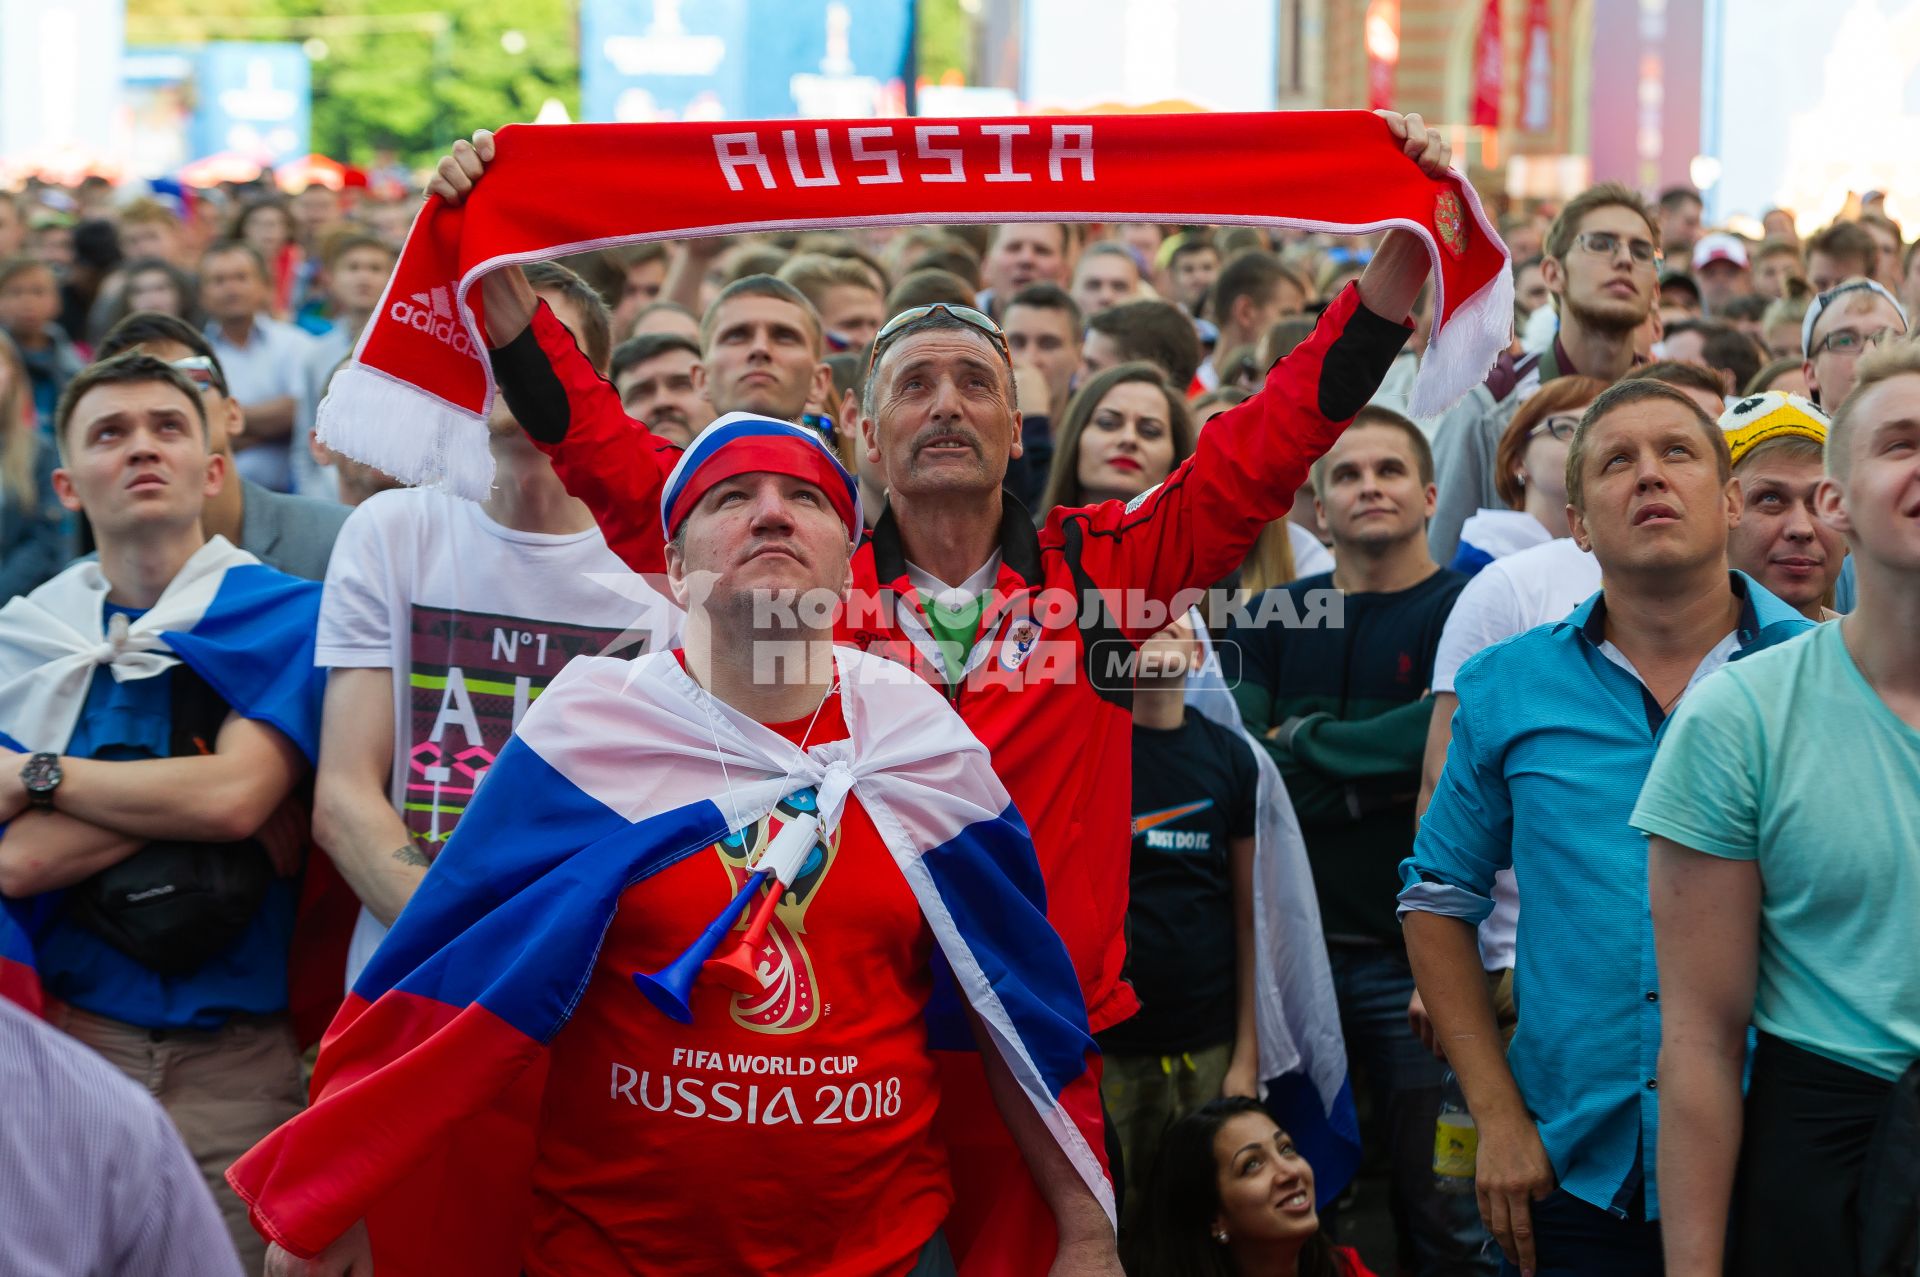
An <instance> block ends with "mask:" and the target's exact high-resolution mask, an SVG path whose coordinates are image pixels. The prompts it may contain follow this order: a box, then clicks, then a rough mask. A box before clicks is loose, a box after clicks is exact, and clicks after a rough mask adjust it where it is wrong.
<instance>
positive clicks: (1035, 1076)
mask: <svg viewBox="0 0 1920 1277" xmlns="http://www.w3.org/2000/svg"><path fill="white" fill-rule="evenodd" d="M834 659H835V663H836V667H837V670H838V675H839V685H840V697H841V712H842V715H843V716H844V718H845V719H846V724H847V733H848V734H847V736H846V738H845V739H843V740H838V741H831V742H828V743H826V744H821V745H813V746H809V747H808V748H807V749H805V750H801V749H799V748H798V747H796V746H795V745H794V744H793V743H792V742H790V741H788V740H787V739H786V738H785V737H783V736H781V735H779V734H778V733H777V732H774V731H772V730H770V729H768V728H767V727H765V726H763V725H762V724H760V723H758V722H755V721H754V720H753V719H751V718H749V717H747V716H746V715H744V714H742V713H740V712H739V711H738V710H736V709H734V708H733V707H732V706H730V705H728V704H726V703H725V702H723V701H721V700H718V699H717V698H715V697H713V696H711V695H709V694H708V693H707V691H706V690H705V689H703V688H702V687H701V686H700V685H699V684H698V683H696V682H694V680H693V679H692V678H691V677H689V676H688V674H687V673H686V671H685V670H684V669H683V668H681V665H680V662H679V661H678V659H677V658H676V657H675V656H674V655H673V654H672V653H671V652H660V653H656V654H653V655H650V656H643V657H640V658H638V659H636V660H634V661H631V662H628V661H622V660H617V659H613V658H609V657H582V658H580V659H577V660H575V661H573V662H572V663H571V664H570V665H568V667H567V668H566V670H565V671H563V672H562V673H561V675H560V676H559V677H558V678H556V679H555V680H554V681H553V682H552V683H551V684H549V685H548V688H547V690H546V692H545V693H544V694H543V695H542V696H541V698H540V701H539V703H538V706H537V709H536V711H535V712H533V713H530V714H529V715H528V716H527V718H526V720H525V721H524V722H523V723H522V725H521V729H520V732H519V734H518V739H519V740H520V742H521V743H522V744H524V745H526V746H527V747H529V748H530V749H532V750H533V751H534V752H535V753H537V754H538V755H540V757H541V758H542V759H543V760H544V761H545V762H546V763H547V765H548V766H550V767H552V768H553V769H554V770H555V771H557V772H559V773H560V774H561V775H562V776H564V777H565V778H566V779H567V780H568V781H569V782H570V783H572V784H573V785H575V786H577V787H578V788H579V789H580V790H581V791H582V792H584V793H586V794H587V795H588V796H590V797H592V798H593V799H595V800H596V801H597V802H599V803H601V804H602V805H604V806H605V807H607V808H608V809H609V810H611V811H613V812H615V813H616V814H618V815H619V816H621V817H622V818H624V819H626V820H629V821H632V822H634V823H636V824H638V823H640V822H643V821H646V820H650V819H653V818H655V817H658V816H662V815H665V814H667V813H669V812H673V811H677V810H679V809H681V808H684V807H686V806H687V805H688V804H689V802H698V801H700V800H701V799H702V798H705V799H707V800H709V801H711V802H712V803H713V804H714V805H715V806H716V807H717V808H719V809H720V811H721V812H722V813H724V814H725V816H726V819H727V823H728V825H729V827H730V828H732V829H734V830H738V829H741V828H744V827H746V826H747V825H749V824H752V823H753V822H755V821H758V820H759V819H761V818H762V817H764V816H765V815H767V813H769V812H770V811H772V810H773V808H774V805H775V804H776V803H778V802H779V801H780V800H781V799H782V798H785V797H786V796H787V795H788V794H790V793H792V792H793V791H794V790H795V789H798V788H802V787H805V786H815V787H817V788H818V789H819V790H820V791H821V793H822V796H823V797H824V798H827V799H829V800H830V801H831V805H832V806H834V807H836V808H837V807H838V806H839V801H838V799H839V798H842V797H844V795H845V794H846V793H847V791H848V790H849V789H850V790H851V792H852V794H853V795H854V797H856V798H858V800H859V801H860V804H861V806H862V807H863V808H864V809H865V810H866V813H867V815H868V817H869V818H871V819H872V821H873V824H874V828H875V829H876V830H878V831H879V834H880V837H881V840H882V841H883V842H884V843H885V844H886V847H887V850H888V852H889V853H890V854H891V855H892V857H893V860H894V863H895V864H896V865H897V866H898V867H899V869H900V872H901V874H902V875H903V876H904V877H905V878H906V880H907V885H908V887H909V888H911V890H912V891H913V894H914V898H915V899H916V901H917V902H918V903H919V905H920V909H921V912H922V913H923V915H924V916H925V917H926V920H927V924H928V926H929V928H930V929H931V930H932V932H933V935H934V939H935V941H936V942H937V943H938V944H939V945H940V948H941V951H942V953H943V954H944V956H945V957H946V959H947V962H948V965H949V966H950V967H951V968H952V970H953V973H954V976H955V979H956V981H957V983H958V984H959V986H960V991H961V993H962V994H963V995H964V996H965V997H966V999H967V1002H968V1004H969V1005H970V1006H971V1007H972V1008H973V1010H974V1012H975V1013H976V1014H977V1015H978V1016H979V1017H980V1020H981V1022H982V1023H983V1024H984V1025H985V1027H986V1029H987V1032H988V1034H989V1036H990V1037H991V1038H992V1040H993V1042H994V1045H995V1046H996V1047H997V1048H998V1050H999V1053H1000V1055H1001V1056H1002V1058H1003V1059H1005V1060H1006V1062H1007V1064H1008V1066H1009V1068H1010V1069H1011V1070H1012V1072H1013V1075H1014V1077H1015V1078H1016V1079H1017V1080H1018V1081H1019V1083H1020V1086H1021V1089H1022V1091H1023V1092H1025V1094H1026V1096H1027V1098H1028V1099H1029V1100H1030V1101H1031V1102H1032V1103H1033V1105H1034V1108H1035V1110H1036V1111H1037V1112H1038V1113H1039V1114H1040V1116H1041V1118H1042V1119H1043V1120H1044V1121H1045V1123H1046V1125H1047V1128H1048V1129H1049V1130H1050V1131H1051V1132H1052V1134H1053V1136H1054V1138H1055V1140H1056V1141H1058V1142H1059V1144H1060V1146H1061V1148H1062V1149H1063V1150H1065V1151H1066V1153H1067V1155H1068V1157H1069V1158H1070V1159H1071V1160H1072V1162H1073V1164H1074V1166H1075V1168H1076V1169H1077V1170H1079V1172H1080V1174H1081V1176H1082V1178H1083V1179H1084V1180H1085V1181H1086V1183H1087V1186H1088V1187H1089V1188H1090V1189H1091V1190H1092V1191H1093V1193H1094V1195H1095V1196H1096V1197H1097V1198H1098V1199H1099V1200H1100V1201H1101V1202H1102V1204H1103V1205H1104V1206H1105V1207H1106V1209H1107V1212H1108V1214H1109V1215H1110V1216H1111V1215H1112V1213H1113V1197H1112V1186H1111V1185H1110V1184H1109V1182H1108V1180H1107V1177H1106V1175H1105V1173H1104V1172H1103V1171H1102V1170H1101V1167H1100V1162H1099V1159H1098V1157H1097V1156H1096V1155H1095V1154H1094V1152H1093V1150H1092V1149H1091V1148H1089V1147H1088V1146H1087V1143H1086V1140H1085V1138H1084V1137H1083V1136H1082V1135H1081V1133H1080V1130H1079V1128H1078V1127H1077V1126H1075V1124H1074V1122H1073V1121H1072V1119H1071V1117H1070V1116H1069V1115H1068V1114H1067V1113H1066V1111H1065V1110H1064V1109H1063V1108H1062V1107H1061V1105H1060V1103H1059V1101H1058V1100H1057V1099H1056V1097H1055V1095H1054V1093H1053V1090H1052V1088H1051V1087H1050V1086H1049V1085H1048V1084H1047V1082H1046V1081H1045V1080H1044V1078H1043V1077H1042V1074H1041V1071H1040V1069H1039V1067H1038V1066H1037V1065H1036V1063H1035V1061H1034V1059H1033V1057H1032V1056H1031V1055H1030V1054H1029V1053H1028V1051H1027V1049H1026V1046H1025V1045H1024V1043H1023V1041H1022V1035H1021V1033H1020V1031H1019V1029H1018V1027H1017V1026H1016V1025H1015V1023H1014V1021H1013V1019H1012V1017H1011V1016H1010V1015H1008V1013H1007V1011H1006V1009H1005V1008H1004V1007H1003V1005H1002V1004H1001V1002H1000V1000H999V998H998V996H997V995H996V993H995V991H994V988H993V985H992V982H991V981H990V980H989V978H988V976H987V974H986V973H985V972H984V971H983V970H982V969H981V966H980V963H979V961H978V960H977V959H976V957H975V956H974V954H973V952H972V950H971V948H970V947H969V945H968V942H967V940H966V938H965V936H964V935H962V934H961V929H960V928H959V927H957V926H956V924H955V922H954V919H953V917H952V915H951V913H950V912H949V909H948V906H947V904H946V902H945V901H944V899H943V898H942V895H941V889H940V887H939V885H938V884H937V883H936V882H935V880H934V876H933V873H932V872H931V871H930V870H929V868H928V867H927V866H926V864H925V863H924V857H925V855H926V854H927V853H929V852H932V851H934V850H935V849H937V848H939V847H941V846H943V845H945V844H947V843H949V842H952V841H953V840H954V839H955V838H956V837H958V836H959V835H961V834H962V833H963V832H964V831H966V830H967V829H969V828H970V827H973V826H976V825H991V824H994V823H996V822H1000V821H1002V820H1004V819H1006V818H1007V817H1008V816H1009V815H1012V816H1013V818H1014V819H1016V820H1017V819H1018V815H1017V813H1014V812H1013V810H1012V800H1011V799H1010V798H1008V796H1007V792H1006V789H1005V788H1004V787H1003V786H1002V785H1001V783H1000V780H999V778H998V777H997V776H995V775H994V773H993V767H992V761H991V759H990V758H989V757H988V754H987V751H986V747H985V746H983V745H982V744H980V742H979V741H978V740H976V739H975V738H974V736H973V734H972V733H971V732H969V731H968V730H967V728H966V725H965V724H964V723H963V722H962V721H961V719H960V717H959V715H957V714H955V713H953V711H952V710H951V709H950V708H949V707H948V706H947V705H946V703H945V701H944V699H943V698H942V697H941V696H940V694H939V693H938V692H937V691H935V690H934V689H933V688H932V687H930V686H929V685H928V684H927V683H925V682H924V681H922V680H921V679H920V678H919V677H918V676H916V675H915V674H914V673H913V672H912V671H911V670H909V669H907V668H906V667H905V666H903V665H900V664H898V663H896V662H894V661H889V660H886V659H884V658H881V657H877V656H870V655H868V654H867V653H864V652H861V651H858V650H857V649H854V648H845V647H840V648H835V649H834ZM828 805H829V804H828V803H827V802H823V803H822V813H821V814H822V816H823V817H831V820H823V825H825V826H826V827H827V828H828V830H829V832H830V829H831V823H832V821H834V820H837V819H838V812H837V811H834V812H829V811H827V810H826V808H827V806H828ZM456 841H457V840H456ZM689 938H691V937H689ZM1081 1014H1082V1015H1084V1012H1081Z"/></svg>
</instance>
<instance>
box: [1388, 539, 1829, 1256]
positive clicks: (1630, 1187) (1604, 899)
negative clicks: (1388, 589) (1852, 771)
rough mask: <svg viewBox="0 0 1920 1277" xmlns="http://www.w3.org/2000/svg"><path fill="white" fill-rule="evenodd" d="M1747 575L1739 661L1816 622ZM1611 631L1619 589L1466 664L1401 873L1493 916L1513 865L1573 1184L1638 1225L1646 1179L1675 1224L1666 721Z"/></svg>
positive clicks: (1550, 1145)
mask: <svg viewBox="0 0 1920 1277" xmlns="http://www.w3.org/2000/svg"><path fill="white" fill-rule="evenodd" d="M1731 576H1732V585H1733V591H1734V593H1735V594H1736V595H1737V596H1738V597H1739V598H1740V601H1741V608H1740V624H1739V628H1738V630H1737V631H1736V632H1735V636H1734V637H1735V643H1736V644H1737V647H1736V650H1734V651H1732V652H1731V653H1730V655H1729V657H1728V659H1734V660H1737V659H1739V657H1740V656H1742V655H1744V654H1745V653H1748V652H1753V651H1758V650H1759V649H1761V648H1764V647H1769V646H1771V645H1773V644H1775V643H1778V642H1782V641H1784V640H1786V639H1789V638H1792V637H1793V636H1795V635H1797V634H1800V633H1804V632H1805V631H1807V630H1810V629H1812V628H1813V626H1812V622H1810V621H1808V620H1807V619H1806V618H1805V617H1803V616H1801V615H1800V614H1799V613H1798V612H1796V611H1794V610H1793V609H1792V608H1790V607H1788V606H1787V605H1786V604H1785V603H1783V602H1781V601H1780V600H1779V599H1777V598H1775V597H1774V596H1773V595H1772V594H1770V593H1768V592H1767V591H1766V590H1765V589H1763V588H1762V587H1761V586H1759V585H1757V584H1756V583H1754V582H1753V581H1752V580H1751V579H1750V578H1748V577H1747V576H1745V575H1744V574H1742V573H1739V572H1735V573H1732V574H1731ZM1605 623H1606V605H1605V594H1604V592H1603V593H1601V594H1596V595H1594V596H1593V597H1592V598H1590V599H1588V600H1587V601H1586V602H1585V603H1582V604H1581V605H1580V606H1579V607H1578V608H1576V609H1574V611H1573V612H1572V613H1571V614H1570V615H1569V616H1568V617H1567V618H1566V619H1565V620H1562V621H1556V622H1554V623H1552V624H1550V625H1542V626H1539V627H1537V628H1535V629H1532V630H1528V631H1527V632H1526V633H1524V634H1519V635H1516V636H1514V637H1513V638H1510V639H1507V640H1505V641H1504V642H1501V643H1496V644H1494V645H1493V646H1492V647H1490V648H1488V649H1487V650H1486V651H1484V652H1481V653H1480V654H1479V655H1477V656H1475V657H1474V658H1473V659H1471V660H1469V661H1468V662H1467V663H1466V664H1465V665H1464V666H1462V667H1461V669H1460V674H1459V678H1458V680H1457V683H1456V690H1457V691H1458V692H1459V695H1460V708H1459V709H1458V711H1456V712H1455V714H1454V718H1453V742H1452V745H1451V746H1450V747H1449V748H1448V751H1447V765H1446V770H1445V771H1444V772H1443V773H1442V775H1441V777H1440V783H1439V786H1438V788H1437V789H1436V791H1435V793H1434V796H1433V805H1432V806H1431V807H1429V808H1428V809H1427V814H1426V816H1425V817H1424V818H1423V819H1422V821H1421V823H1420V833H1419V836H1418V838H1416V839H1415V841H1414V848H1413V855H1412V856H1410V857H1408V858H1407V859H1406V860H1405V861H1404V862H1402V864H1401V866H1400V877H1401V882H1402V884H1403V888H1404V889H1403V890H1402V891H1401V893H1400V904H1401V908H1402V912H1403V914H1404V913H1405V912H1406V911H1408V910H1416V911H1420V912H1425V913H1437V914H1445V915H1448V916H1451V917H1456V918H1462V919H1465V920H1467V921H1469V922H1473V923H1478V922H1479V921H1480V920H1481V919H1483V918H1485V917H1486V916H1487V914H1488V913H1489V912H1491V911H1492V909H1493V900H1492V893H1493V877H1494V874H1495V873H1497V872H1499V871H1500V870H1502V869H1505V868H1507V867H1509V866H1511V867H1512V868H1513V871H1514V877H1515V881H1516V883H1517V885H1518V887H1519V891H1520V899H1521V901H1522V905H1523V907H1522V908H1521V910H1520V931H1519V937H1518V940H1517V946H1516V951H1515V960H1514V978H1513V992H1514V1002H1515V1005H1516V1008H1517V1010H1518V1011H1519V1015H1520V1026H1519V1030H1518V1032H1516V1033H1515V1034H1514V1038H1513V1045H1512V1047H1511V1048H1509V1050H1508V1053H1507V1061H1508V1064H1509V1065H1510V1066H1511V1067H1512V1069H1513V1076H1514V1081H1515V1082H1516V1083H1518V1084H1519V1087H1520V1094H1521V1095H1522V1096H1523V1097H1524V1098H1525V1100H1526V1103H1527V1109H1528V1111H1529V1112H1530V1113H1531V1114H1532V1115H1533V1118H1534V1120H1535V1121H1536V1122H1537V1123H1538V1124H1539V1128H1540V1140H1541V1143H1542V1144H1544V1145H1545V1146H1546V1150H1547V1155H1548V1157H1550V1158H1551V1159H1552V1160H1553V1169H1554V1173H1555V1175H1556V1176H1557V1177H1558V1178H1559V1181H1560V1186H1561V1187H1562V1188H1564V1189H1566V1190H1567V1192H1569V1193H1570V1194H1572V1195H1573V1196H1575V1197H1578V1198H1579V1199H1580V1200H1581V1201H1584V1202H1587V1203H1590V1204H1591V1205H1594V1206H1598V1207H1601V1208H1603V1209H1607V1210H1612V1211H1614V1212H1615V1213H1617V1214H1619V1215H1622V1216H1625V1215H1627V1214H1628V1213H1629V1212H1630V1211H1631V1210H1632V1208H1633V1204H1634V1199H1635V1197H1636V1195H1637V1194H1638V1192H1639V1190H1640V1189H1641V1187H1642V1186H1643V1185H1644V1187H1645V1190H1646V1218H1648V1219H1657V1218H1658V1217H1659V1197H1658V1194H1657V1193H1656V1191H1655V1181H1654V1149H1655V1136H1656V1134H1657V1132H1658V1129H1659V1119H1658V1112H1659V1106H1658V1099H1659V1092H1658V1090H1657V1078H1656V1077H1655V1074H1654V1063H1655V1060H1656V1058H1657V1057H1658V1055H1659V1051H1660V1005H1659V989H1660V983H1659V978H1658V974H1657V971H1656V968H1655V964H1654V949H1653V918H1652V914H1651V912H1650V911H1649V908H1648V903H1647V840H1646V837H1645V835H1643V834H1640V833H1638V832H1637V831H1635V830H1634V829H1633V828H1632V826H1630V825H1629V824H1628V823H1627V818H1628V816H1629V815H1630V814H1631V813H1632V811H1633V804H1634V800H1635V798H1636V797H1637V796H1638V795H1639V793H1640V786H1641V783H1642V782H1643V781H1645V780H1646V776H1647V770H1648V768H1649V767H1650V766H1652V764H1653V754H1654V747H1655V744H1656V743H1657V741H1658V740H1659V736H1660V731H1661V728H1662V727H1663V726H1664V724H1665V718H1664V716H1663V715H1662V713H1661V711H1660V706H1659V705H1658V704H1657V703H1656V702H1655V701H1654V699H1653V697H1652V695H1651V694H1650V693H1649V692H1648V691H1647V689H1646V685H1645V684H1644V683H1642V682H1641V681H1640V679H1639V677H1638V676H1637V675H1635V674H1634V673H1633V671H1632V670H1631V669H1629V668H1627V667H1626V666H1625V665H1623V664H1622V663H1621V662H1620V661H1619V660H1616V659H1615V657H1614V656H1612V655H1609V653H1608V652H1607V651H1605V650H1603V648H1602V645H1603V643H1604V642H1605Z"/></svg>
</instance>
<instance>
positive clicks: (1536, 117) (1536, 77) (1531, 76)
mask: <svg viewBox="0 0 1920 1277" xmlns="http://www.w3.org/2000/svg"><path fill="white" fill-rule="evenodd" d="M1549 21H1550V20H1549V19H1548V17H1547V0H1532V2H1531V3H1530V4H1528V5H1527V43H1526V49H1525V52H1524V55H1523V56H1524V59H1525V62H1526V67H1525V70H1524V71H1523V73H1522V81H1521V85H1522V88H1521V99H1520V127H1521V128H1523V129H1525V130H1526V131H1527V132H1529V133H1545V132H1546V131H1547V130H1548V129H1549V128H1550V127H1552V125H1553V33H1552V29H1551V27H1550V25H1549Z"/></svg>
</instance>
